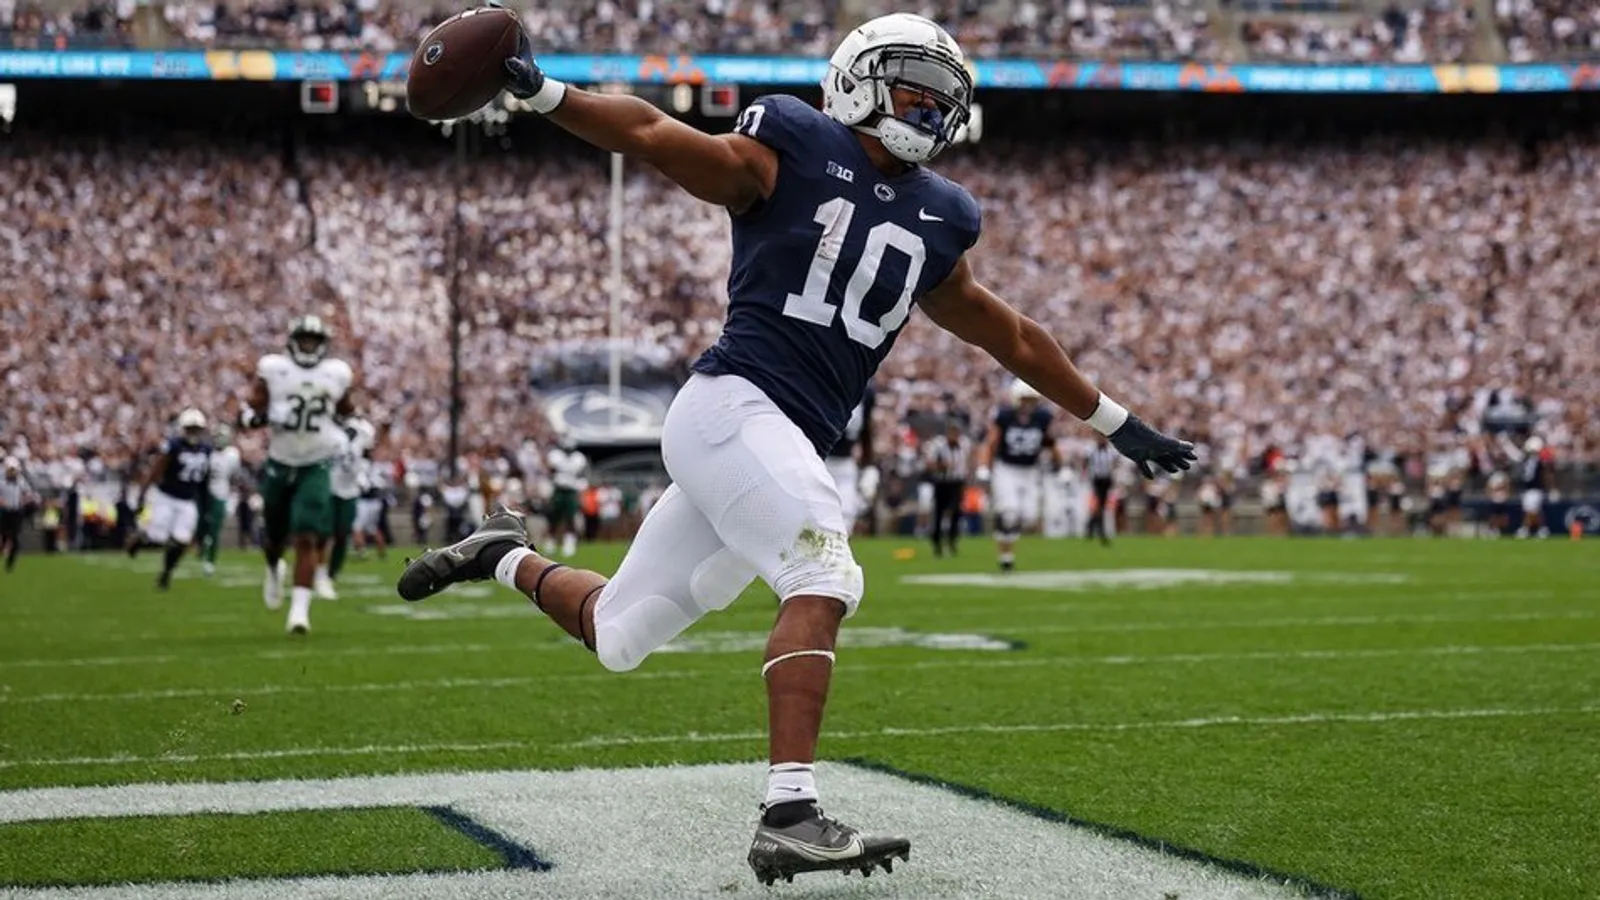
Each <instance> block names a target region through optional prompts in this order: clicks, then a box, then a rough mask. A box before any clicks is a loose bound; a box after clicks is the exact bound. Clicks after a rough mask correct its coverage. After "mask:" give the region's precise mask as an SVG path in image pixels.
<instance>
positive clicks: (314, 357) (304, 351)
mask: <svg viewBox="0 0 1600 900" xmlns="http://www.w3.org/2000/svg"><path fill="white" fill-rule="evenodd" d="M332 341H333V332H331V331H329V330H328V326H327V325H326V324H324V323H323V321H322V317H320V316H301V317H299V318H298V319H295V320H294V321H293V322H291V323H289V358H290V359H292V360H294V361H295V362H296V363H299V364H300V365H302V366H305V367H306V368H308V369H309V368H311V367H312V366H314V365H316V364H317V363H319V362H322V358H323V357H324V356H326V355H328V344H329V343H330V342H332Z"/></svg>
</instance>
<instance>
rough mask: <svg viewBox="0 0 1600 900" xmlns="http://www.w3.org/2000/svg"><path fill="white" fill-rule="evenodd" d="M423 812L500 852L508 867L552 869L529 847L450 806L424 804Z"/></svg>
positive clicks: (542, 870) (539, 870)
mask: <svg viewBox="0 0 1600 900" xmlns="http://www.w3.org/2000/svg"><path fill="white" fill-rule="evenodd" d="M421 809H422V811H423V812H425V813H427V814H428V815H430V816H433V817H434V818H435V819H438V820H439V824H440V825H443V826H444V827H446V828H450V829H453V830H455V831H459V832H461V833H462V834H463V835H465V836H466V837H467V839H468V840H471V841H474V842H476V843H478V844H482V845H483V846H485V847H488V848H489V849H490V850H493V851H494V852H496V853H498V854H500V858H501V859H503V860H505V865H506V868H508V869H531V870H532V871H535V872H548V871H550V864H549V863H547V862H545V861H544V860H542V859H540V858H539V856H538V854H536V853H534V852H533V851H532V850H530V849H528V848H527V847H524V846H522V845H521V844H519V843H517V842H516V841H513V840H512V839H510V838H508V837H506V836H505V835H503V834H501V833H500V832H498V831H495V830H494V829H493V828H487V827H485V826H484V825H482V824H480V823H478V822H476V821H474V820H473V818H472V817H471V816H466V815H462V814H461V813H458V812H456V811H455V810H453V809H451V808H450V807H448V806H424V807H422V808H421Z"/></svg>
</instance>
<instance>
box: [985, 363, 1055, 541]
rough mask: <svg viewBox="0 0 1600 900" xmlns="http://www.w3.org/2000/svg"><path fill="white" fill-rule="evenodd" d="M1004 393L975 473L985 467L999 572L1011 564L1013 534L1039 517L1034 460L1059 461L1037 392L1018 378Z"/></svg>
mask: <svg viewBox="0 0 1600 900" xmlns="http://www.w3.org/2000/svg"><path fill="white" fill-rule="evenodd" d="M1010 394H1011V405H1010V406H1002V407H1000V411H999V412H998V413H996V414H995V417H994V421H993V422H991V423H989V435H988V437H987V438H986V439H985V440H984V442H983V447H984V450H983V453H984V459H983V461H982V463H981V467H980V469H979V472H980V474H979V476H978V477H979V480H982V478H983V474H982V473H983V469H985V468H986V469H987V470H988V476H989V491H990V494H991V496H993V497H994V512H995V527H994V538H995V545H996V547H997V549H998V550H999V559H1000V569H1001V571H1003V572H1009V571H1011V570H1012V569H1013V568H1014V567H1015V566H1016V559H1017V557H1016V546H1017V538H1018V537H1019V536H1020V535H1021V534H1022V530H1023V529H1024V528H1032V527H1033V526H1034V525H1035V524H1036V523H1037V522H1038V521H1039V510H1040V504H1041V503H1042V502H1043V497H1042V493H1043V489H1044V471H1043V470H1042V469H1041V468H1040V466H1039V462H1040V460H1041V459H1043V457H1044V456H1045V455H1047V454H1048V455H1049V457H1050V459H1051V463H1052V464H1059V458H1058V457H1057V455H1056V442H1055V440H1054V438H1052V437H1051V435H1050V419H1051V416H1050V410H1048V409H1045V408H1044V406H1043V405H1042V404H1041V403H1040V402H1039V401H1040V400H1041V399H1043V398H1042V397H1041V396H1040V394H1039V392H1038V391H1036V390H1034V388H1033V386H1032V385H1030V384H1028V383H1027V382H1026V381H1023V380H1022V379H1020V378H1018V379H1016V380H1015V381H1013V382H1011V391H1010Z"/></svg>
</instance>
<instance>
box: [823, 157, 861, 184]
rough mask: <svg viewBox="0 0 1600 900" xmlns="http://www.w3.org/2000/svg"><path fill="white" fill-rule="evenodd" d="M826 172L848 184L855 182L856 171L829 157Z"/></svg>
mask: <svg viewBox="0 0 1600 900" xmlns="http://www.w3.org/2000/svg"><path fill="white" fill-rule="evenodd" d="M828 174H829V175H832V176H833V177H834V178H837V179H839V180H840V181H843V182H847V183H849V184H855V183H856V173H855V172H854V171H853V170H851V169H846V168H845V167H844V166H841V165H839V164H838V163H836V162H834V161H833V160H831V159H830V160H828Z"/></svg>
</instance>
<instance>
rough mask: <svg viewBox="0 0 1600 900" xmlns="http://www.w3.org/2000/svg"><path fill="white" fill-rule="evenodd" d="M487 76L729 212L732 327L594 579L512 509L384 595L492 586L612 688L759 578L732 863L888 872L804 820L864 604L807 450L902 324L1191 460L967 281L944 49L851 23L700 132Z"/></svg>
mask: <svg viewBox="0 0 1600 900" xmlns="http://www.w3.org/2000/svg"><path fill="white" fill-rule="evenodd" d="M506 67H507V69H508V70H509V71H510V72H511V75H512V79H511V86H510V89H511V91H512V93H514V94H516V95H517V96H519V97H521V98H523V99H525V100H527V102H528V104H529V106H530V107H531V108H532V109H533V110H534V111H535V112H538V113H540V114H543V115H546V116H547V117H548V118H549V119H550V121H551V122H553V123H555V124H556V125H559V126H560V127H562V128H564V129H566V130H567V131H569V132H572V133H573V134H575V135H577V136H578V137H580V138H583V139H584V140H586V141H588V142H589V143H591V144H594V145H595V146H597V147H599V148H601V149H604V150H609V151H612V152H618V153H623V154H626V155H628V156H632V157H634V158H636V159H639V160H642V161H643V162H645V163H648V164H650V165H652V166H654V167H656V168H657V169H659V170H660V171H661V172H662V173H664V174H665V175H666V176H667V177H668V178H670V179H672V180H673V181H675V182H676V183H677V184H678V185H679V186H680V187H682V188H684V189H685V190H687V191H688V192H689V193H690V194H693V195H694V196H695V197H698V198H700V199H702V200H705V201H707V202H710V203H714V204H717V205H719V206H722V207H725V208H726V209H727V210H728V212H729V214H730V216H731V218H732V238H733V262H732V269H731V272H730V275H729V280H728V293H729V305H728V315H727V321H726V324H725V325H724V327H723V333H722V336H721V338H720V339H719V340H718V341H717V343H716V345H715V346H714V347H712V348H711V349H710V350H708V351H707V352H706V353H705V355H703V356H702V357H701V358H700V359H699V360H698V361H697V362H696V363H695V366H694V372H695V374H694V375H693V376H692V377H691V378H690V379H689V381H688V383H687V384H685V385H684V387H683V389H682V390H681V391H679V393H678V395H677V397H676V398H675V399H674V400H673V403H672V406H671V408H670V409H669V411H668V413H667V416H666V420H665V422H664V423H663V426H662V436H661V449H662V458H663V461H664V462H665V463H666V467H667V471H668V473H669V474H670V475H671V476H672V478H673V484H672V485H671V486H670V487H669V488H667V490H666V491H665V492H664V493H663V494H662V497H661V499H660V500H659V501H657V502H656V504H655V505H654V506H653V507H652V508H651V510H650V514H649V516H647V517H646V518H645V520H644V523H643V524H642V525H641V526H640V530H639V533H638V535H637V536H636V537H635V539H634V541H633V544H632V546H631V547H630V548H629V550H628V553H627V556H626V557H625V558H624V559H623V561H622V564H621V566H620V568H619V569H618V570H617V573H616V575H615V577H614V578H611V579H610V580H609V581H608V580H607V579H606V578H605V577H604V576H602V575H600V574H598V573H595V572H589V571H579V570H574V569H572V568H568V567H566V566H563V565H561V564H559V563H555V562H552V561H551V560H549V559H547V558H546V557H544V556H541V555H540V554H538V553H536V552H534V551H533V550H532V549H530V548H528V547H527V546H526V543H527V531H526V526H525V524H524V522H523V520H522V518H521V516H519V515H517V514H515V513H514V512H511V511H508V510H496V511H495V512H494V513H493V514H491V515H490V516H489V517H488V518H487V519H486V520H485V521H484V523H483V524H482V525H481V526H480V527H479V528H478V530H477V531H475V532H474V533H473V534H472V535H470V536H468V537H467V538H465V539H463V540H461V541H458V542H457V543H455V544H453V545H451V546H449V547H446V548H443V549H438V550H430V551H428V552H425V553H423V554H422V555H421V556H420V557H418V558H417V559H416V560H415V561H414V562H412V563H411V565H410V566H408V567H407V569H406V571H405V573H404V574H403V575H402V576H401V578H400V583H399V592H400V595H401V596H402V597H404V598H406V599H407V600H420V599H422V598H424V597H428V596H431V595H432V594H434V593H437V592H438V591H440V590H442V589H444V588H445V587H446V586H447V585H449V584H452V583H455V582H458V581H465V580H473V579H486V578H490V577H493V578H496V579H497V580H499V581H500V582H501V583H502V584H505V585H507V586H508V587H513V588H514V589H516V590H518V591H519V592H521V593H522V594H523V595H525V596H526V597H528V598H530V599H532V600H533V601H534V602H535V603H536V604H537V605H538V606H539V608H540V609H541V610H543V611H544V612H545V614H546V615H548V616H549V617H550V618H551V619H553V620H554V621H555V622H556V623H557V624H558V625H560V626H561V627H562V628H563V629H564V630H566V631H567V633H568V634H571V635H572V636H574V637H576V638H578V639H579V640H581V641H582V642H583V643H584V645H585V646H586V647H588V648H589V649H590V650H592V651H594V652H595V654H596V655H597V656H598V658H599V660H600V662H601V664H603V665H604V666H606V667H607V668H609V669H612V670H617V671H621V670H627V669H632V668H634V667H635V666H637V665H638V664H639V663H640V662H641V661H642V660H643V659H644V657H645V656H647V655H648V654H650V653H651V652H653V651H654V650H656V649H657V648H659V647H661V646H662V645H663V644H665V643H667V642H668V641H670V640H671V639H672V638H674V637H676V636H677V635H678V634H680V633H681V632H682V631H683V630H684V629H686V628H688V627H689V626H690V625H692V624H693V623H694V622H695V621H697V620H698V619H700V618H701V617H702V616H704V615H706V614H707V613H709V612H711V611H713V610H719V609H722V608H724V607H726V606H727V605H728V604H730V603H732V602H733V601H734V599H735V598H737V597H738V596H739V594H740V593H741V592H742V591H743V590H744V588H745V586H746V585H747V584H749V582H751V581H752V580H754V579H755V578H756V577H760V578H762V579H763V580H764V581H766V582H767V584H768V585H769V586H770V587H771V588H772V590H773V591H774V592H775V593H776V594H777V595H778V596H779V597H780V598H782V600H783V605H782V606H781V607H780V609H779V612H778V617H777V622H776V624H775V625H774V626H773V629H772V634H771V636H770V638H769V639H768V642H767V650H766V662H765V664H764V665H763V666H762V667H761V674H762V676H763V677H764V678H765V680H766V688H767V701H768V706H769V718H768V721H769V726H770V733H769V751H770V762H771V768H770V769H769V773H768V780H767V793H766V800H765V802H764V803H763V804H762V815H761V822H760V824H759V825H758V826H757V829H756V834H755V838H754V840H753V842H752V845H751V848H750V853H749V862H750V865H751V868H752V869H754V871H755V874H756V876H757V878H758V879H760V880H762V881H765V882H769V883H770V882H771V881H774V880H776V879H779V878H789V877H793V876H794V875H795V874H797V873H800V872H810V871H819V870H836V871H863V872H870V871H871V870H872V868H873V867H875V866H878V865H882V866H884V867H885V868H887V867H888V865H889V864H890V862H891V860H892V859H894V858H896V857H900V858H904V857H906V856H908V855H909V853H910V842H909V841H908V840H906V839H904V838H898V837H878V836H869V835H865V834H862V833H861V832H859V831H857V830H856V829H854V828H851V827H850V826H848V825H845V824H843V823H841V822H840V821H838V820H837V819H834V818H831V817H829V816H826V815H824V814H823V813H822V812H821V810H820V809H818V807H817V790H816V783H815V778H814V774H813V766H812V763H813V760H814V759H815V754H816V745H817V740H818V733H819V731H820V728H821V722H822V712H823V706H824V704H825V702H826V699H827V692H828V683H829V680H830V677H831V673H832V668H833V661H834V642H835V639H836V638H837V635H838V631H839V625H840V622H841V620H842V619H843V618H844V617H846V616H848V615H850V614H852V613H854V612H855V610H856V607H857V605H858V603H859V602H860V599H861V595H862V591H863V581H862V573H861V569H860V567H859V566H857V565H856V563H855V559H854V556H853V554H852V552H851V548H850V543H849V538H848V533H847V531H846V523H845V520H844V515H843V512H842V510H841V503H840V499H839V493H838V490H837V488H836V487H835V486H834V483H833V480H832V478H830V477H829V475H828V470H827V468H826V466H825V465H824V464H823V461H822V454H824V453H826V451H827V450H828V448H829V447H831V446H832V445H833V443H834V442H835V441H836V440H838V438H839V435H840V433H841V432H843V431H844V429H845V426H846V424H847V422H848V421H849V418H850V414H851V411H852V410H853V409H854V408H855V406H856V404H857V403H858V402H859V401H860V400H861V397H862V393H863V391H864V390H865V388H866V386H867V383H868V381H869V380H870V379H871V377H872V375H873V372H874V371H875V370H876V369H877V366H878V364H879V363H880V362H881V361H882V360H883V358H884V356H885V355H886V354H888V352H889V349H890V347H891V346H893V344H894V339H895V337H896V335H898V333H899V332H900V329H901V328H902V326H904V325H905V323H906V321H907V319H908V317H909V316H910V314H911V312H912V309H913V307H920V308H921V309H922V310H923V312H925V313H926V314H927V315H928V316H929V317H930V318H931V319H933V321H934V323H935V324H937V325H939V326H941V327H943V328H945V329H947V330H949V331H951V332H952V333H954V334H955V335H957V336H958V337H960V338H962V339H964V340H966V341H967V342H969V343H972V344H975V345H977V346H979V347H981V348H983V349H984V350H986V351H988V352H989V353H990V355H992V356H993V357H994V358H995V359H997V360H998V361H999V362H1000V363H1001V364H1002V365H1003V366H1005V367H1006V368H1007V369H1010V370H1011V371H1012V372H1013V373H1015V374H1017V375H1018V376H1020V377H1022V378H1024V379H1025V380H1026V381H1027V382H1028V383H1030V384H1032V385H1035V386H1036V387H1038V388H1039V389H1040V391H1041V392H1042V393H1043V394H1044V395H1045V396H1046V397H1048V398H1049V399H1050V400H1051V401H1053V402H1055V403H1056V404H1057V405H1059V406H1061V407H1062V408H1063V409H1065V410H1067V411H1068V412H1071V413H1072V414H1074V415H1076V416H1078V417H1079V418H1081V419H1086V420H1088V423H1089V424H1090V425H1091V426H1093V427H1094V428H1096V429H1098V430H1099V431H1101V432H1102V433H1107V434H1110V435H1111V439H1112V441H1113V442H1114V443H1115V444H1116V446H1117V447H1118V448H1119V449H1120V450H1121V451H1122V452H1124V453H1126V454H1128V455H1129V456H1131V457H1133V458H1134V459H1135V460H1136V461H1138V462H1139V463H1140V465H1141V467H1142V468H1143V470H1144V471H1145V472H1146V473H1147V474H1149V473H1151V468H1150V467H1151V466H1152V465H1154V466H1159V467H1161V468H1164V469H1173V470H1175V469H1180V468H1187V467H1188V465H1189V462H1188V461H1189V460H1190V459H1192V458H1193V453H1192V449H1191V445H1189V444H1187V443H1185V442H1182V441H1178V440H1174V439H1172V438H1169V437H1167V436H1165V435H1162V434H1160V433H1159V432H1157V431H1155V430H1153V429H1151V428H1150V427H1149V426H1147V425H1145V424H1144V423H1143V422H1141V421H1140V420H1139V419H1138V418H1136V417H1134V416H1131V415H1129V414H1128V412H1127V410H1125V409H1124V408H1123V407H1121V406H1120V405H1118V404H1117V403H1116V402H1114V401H1112V400H1110V399H1107V398H1106V397H1104V396H1103V395H1102V394H1101V393H1100V392H1099V391H1098V390H1097V389H1096V388H1095V387H1094V385H1093V384H1092V383H1090V381H1089V380H1088V379H1087V378H1085V377H1084V376H1083V375H1081V374H1080V373H1079V372H1078V370H1077V369H1076V368H1075V367H1074V366H1073V365H1072V362H1071V360H1069V359H1068V358H1067V355H1066V353H1065V352H1064V351H1063V350H1062V348H1061V345H1060V344H1059V343H1058V342H1057V341H1056V340H1055V339H1054V338H1053V337H1051V335H1050V334H1049V333H1048V332H1047V331H1045V330H1044V329H1043V328H1041V327H1040V326H1039V325H1038V324H1036V323H1034V322H1032V321H1031V320H1029V319H1027V318H1025V317H1023V316H1022V315H1020V314H1018V313H1017V312H1016V311H1015V310H1013V309H1012V308H1011V307H1010V306H1008V305H1006V304H1005V303H1004V302H1003V301H1002V300H1000V298H998V297H996V296H995V295H994V294H993V293H991V292H990V291H989V290H988V289H986V288H985V287H983V285H981V284H980V283H979V282H978V280H977V278H976V277H975V275H974V273H973V269H972V266H971V264H970V262H969V261H968V259H967V256H966V253H967V250H969V249H970V248H971V247H972V246H973V245H974V244H975V243H976V242H977V240H978V232H979V228H980V217H979V211H978V205H977V203H975V202H974V201H973V199H972V197H971V196H970V195H969V194H968V193H967V192H966V191H965V190H963V189H962V188H961V187H960V186H959V185H957V184H955V183H954V182H952V181H949V180H948V179H945V178H943V177H941V176H939V175H937V174H935V173H934V172H932V171H930V170H929V169H927V168H926V167H925V166H924V165H922V164H923V163H925V162H927V161H929V160H931V159H933V158H934V157H935V156H937V155H938V153H939V152H940V151H941V150H943V149H944V148H945V147H947V146H949V145H950V144H951V143H952V142H953V141H954V140H955V138H956V136H957V134H958V133H959V132H960V130H961V127H962V125H964V124H965V123H966V120H967V116H968V111H969V108H970V104H971V100H972V79H971V76H970V75H969V74H968V73H967V69H966V61H965V59H964V57H963V55H962V52H961V48H960V47H959V46H958V45H957V44H956V42H955V41H954V40H953V39H951V37H950V36H949V35H948V34H946V33H945V32H944V30H943V29H942V28H940V27H939V26H938V25H935V24H934V23H933V22H931V21H929V20H927V19H924V18H922V17H920V16H912V15H891V16H884V17H882V18H878V19H874V20H872V21H870V22H867V23H866V24H864V25H862V26H861V27H859V28H857V29H856V30H854V31H852V32H851V33H850V34H849V35H848V36H847V37H846V38H845V39H844V41H843V43H842V44H841V45H840V46H839V49H838V50H837V51H836V52H835V53H834V54H833V57H832V58H831V59H830V61H829V66H828V71H827V74H826V76H825V79H824V82H823V109H822V111H820V112H819V111H817V110H816V109H813V108H812V107H810V106H808V105H807V104H805V103H803V102H801V101H800V100H798V99H796V98H794V97H787V96H776V95H774V96H766V97H762V98H760V99H758V100H756V101H755V102H754V103H752V104H751V105H750V106H749V107H748V108H746V109H745V110H744V112H743V114H742V115H741V116H740V117H739V119H738V124H737V126H736V128H735V130H734V133H732V134H726V135H718V136H713V135H709V134H706V133H704V132H701V131H699V130H697V129H695V128H693V127H691V126H689V125H687V124H685V123H683V122H679V121H677V120H675V119H673V118H671V117H670V116H668V115H666V114H665V113H663V112H662V111H661V110H659V109H657V108H656V107H654V106H652V105H651V104H649V103H647V102H645V101H644V100H641V99H639V98H636V97H629V96H619V95H605V94H595V93H590V92H587V91H582V90H579V89H577V88H569V87H568V86H566V85H564V84H562V83H561V82H559V81H556V80H555V79H552V78H549V77H547V76H546V75H545V74H544V73H543V72H542V71H541V70H540V69H539V67H538V65H537V63H536V62H535V61H534V59H533V55H532V51H531V48H530V45H529V42H528V41H527V40H526V38H524V41H523V43H522V47H521V49H520V51H519V53H518V55H517V56H516V57H514V58H512V59H509V60H507V61H506Z"/></svg>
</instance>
